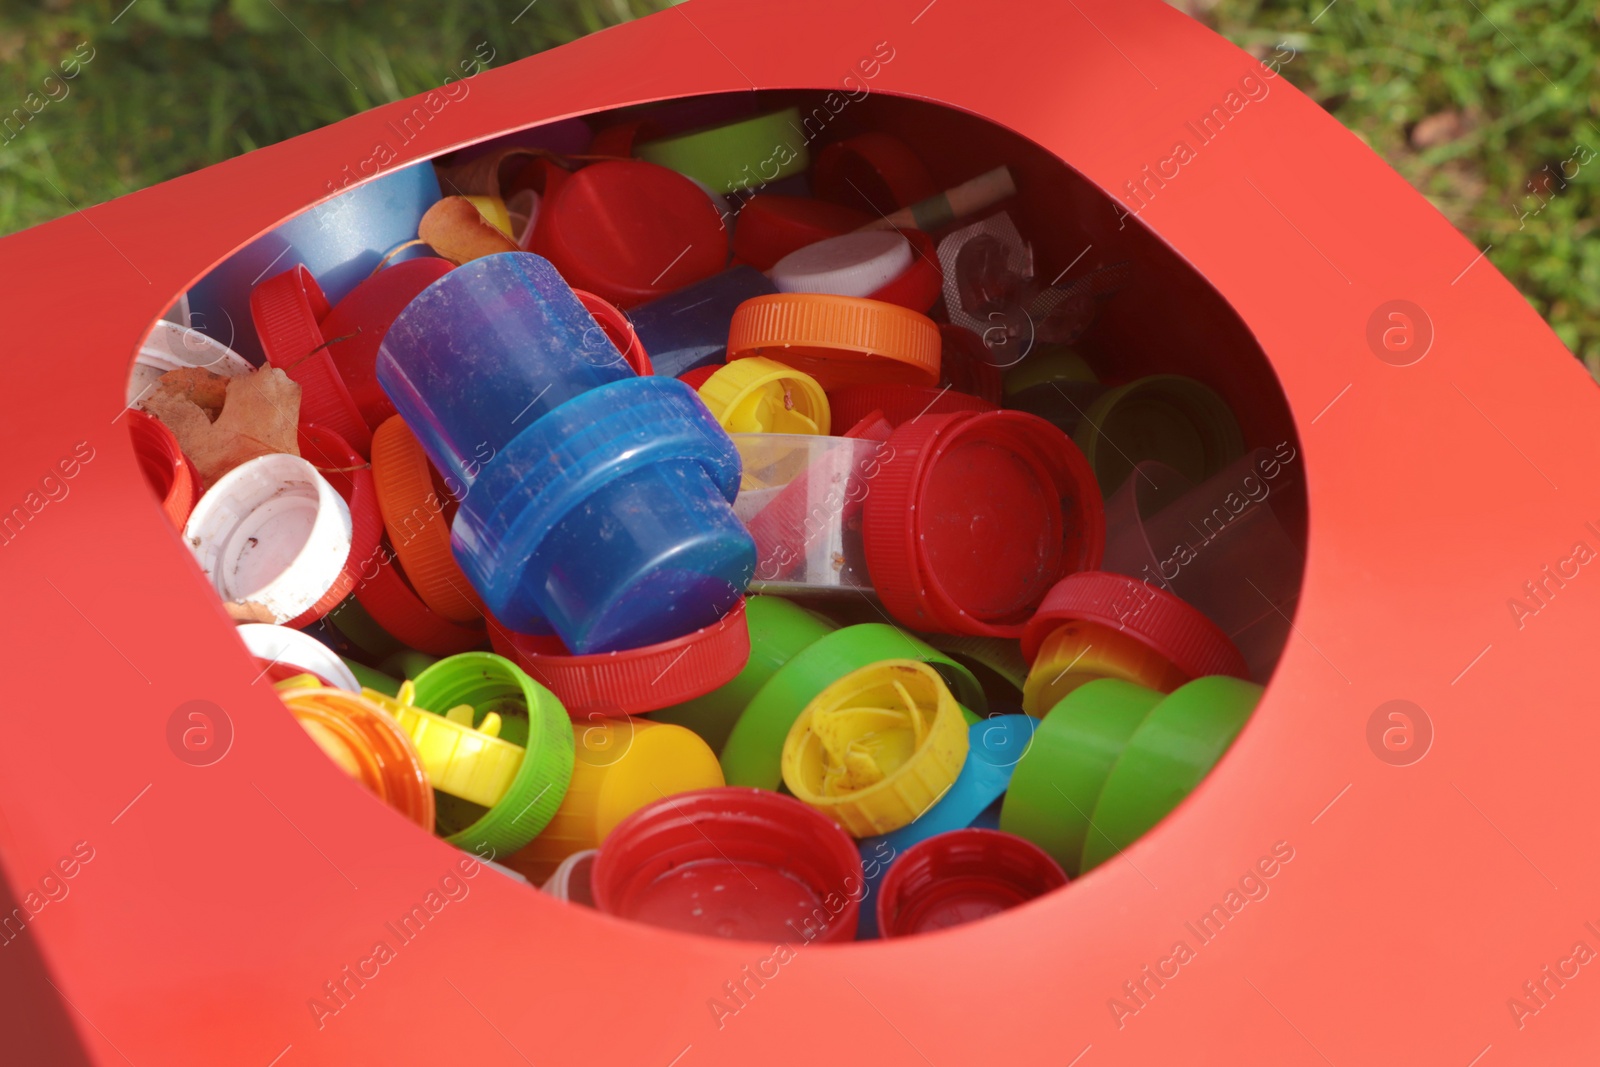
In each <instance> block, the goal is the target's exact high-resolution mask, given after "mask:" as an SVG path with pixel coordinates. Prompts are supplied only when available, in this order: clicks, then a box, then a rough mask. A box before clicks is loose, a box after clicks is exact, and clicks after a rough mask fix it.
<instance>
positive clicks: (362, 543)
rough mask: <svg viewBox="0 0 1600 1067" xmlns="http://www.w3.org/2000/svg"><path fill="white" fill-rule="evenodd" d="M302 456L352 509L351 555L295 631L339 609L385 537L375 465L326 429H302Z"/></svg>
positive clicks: (298, 619)
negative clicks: (373, 477)
mask: <svg viewBox="0 0 1600 1067" xmlns="http://www.w3.org/2000/svg"><path fill="white" fill-rule="evenodd" d="M299 445H300V458H301V459H303V460H305V461H306V462H307V463H310V464H311V465H312V466H313V467H315V468H316V469H317V473H318V474H320V475H322V476H323V477H324V478H326V479H327V480H328V484H329V485H331V486H333V489H334V492H336V493H338V494H339V495H340V496H341V497H343V498H344V502H345V503H346V504H347V505H349V507H350V530H351V535H350V554H349V555H348V556H346V557H345V561H344V569H343V570H341V571H340V572H339V577H338V578H336V579H334V582H333V585H332V586H331V587H329V589H328V591H327V592H326V593H324V594H322V598H321V599H320V600H318V601H317V602H316V603H315V604H313V605H311V607H309V608H307V609H306V610H305V611H304V612H302V613H301V614H300V615H298V616H297V617H295V618H293V619H291V620H289V622H287V623H285V624H284V625H286V626H292V627H294V628H296V629H300V628H302V627H306V626H310V625H311V624H312V623H314V622H316V621H317V620H318V619H320V618H322V617H323V616H324V615H326V614H327V613H328V612H330V611H332V610H333V609H334V608H336V607H338V606H339V604H340V603H341V602H342V601H343V600H344V598H345V597H347V596H349V595H350V591H351V590H353V589H354V588H355V587H356V583H357V582H359V581H360V580H361V575H362V572H363V571H365V570H366V569H367V568H369V567H370V566H371V565H372V561H373V557H374V556H376V555H377V554H378V542H379V541H380V540H381V539H382V538H383V515H382V513H380V512H379V511H378V491H377V489H376V488H375V487H374V486H373V482H372V464H370V463H368V462H367V461H366V460H364V459H362V458H361V457H360V456H358V455H356V450H355V449H353V448H351V447H350V445H349V444H348V443H346V441H345V439H344V438H342V437H340V436H339V435H338V434H336V433H334V432H333V431H332V430H327V429H324V428H322V427H321V426H302V427H301V428H300V440H299Z"/></svg>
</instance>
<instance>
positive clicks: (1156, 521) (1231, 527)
mask: <svg viewBox="0 0 1600 1067" xmlns="http://www.w3.org/2000/svg"><path fill="white" fill-rule="evenodd" d="M1297 459H1298V456H1297V454H1296V452H1295V449H1294V448H1293V447H1292V446H1290V445H1287V444H1285V445H1280V446H1278V449H1277V450H1274V449H1270V448H1257V449H1255V450H1253V451H1251V452H1247V453H1246V454H1245V455H1243V456H1241V457H1240V458H1239V459H1237V460H1235V461H1234V462H1233V463H1231V464H1229V465H1228V466H1227V467H1226V468H1224V469H1223V470H1222V471H1221V472H1220V473H1218V474H1216V475H1213V476H1212V477H1211V478H1209V479H1207V480H1206V481H1205V482H1203V483H1202V484H1200V485H1199V486H1195V485H1194V484H1193V483H1192V482H1190V481H1189V480H1188V479H1187V478H1185V477H1184V476H1183V475H1182V474H1179V473H1178V472H1177V471H1176V470H1174V469H1173V468H1171V467H1168V466H1167V465H1166V464H1163V463H1158V462H1155V461H1146V462H1143V463H1140V464H1139V465H1138V466H1137V467H1135V468H1134V471H1133V474H1132V476H1131V477H1129V478H1128V480H1127V481H1126V482H1124V483H1123V485H1122V488H1121V490H1119V491H1118V492H1117V493H1116V495H1115V496H1113V497H1112V498H1111V501H1110V502H1109V503H1108V504H1107V505H1106V554H1105V562H1104V564H1103V568H1102V569H1104V570H1108V571H1115V572H1117V573H1119V574H1126V575H1129V576H1131V577H1135V578H1142V579H1144V580H1145V581H1147V582H1149V583H1151V584H1152V585H1159V586H1161V587H1163V588H1165V589H1168V590H1170V591H1171V592H1173V593H1175V594H1176V595H1178V596H1179V597H1181V598H1182V599H1184V600H1185V601H1187V602H1188V603H1189V604H1191V605H1193V606H1194V607H1195V608H1197V609H1198V610H1199V611H1200V612H1201V613H1202V614H1204V615H1205V616H1206V617H1207V618H1209V619H1210V620H1211V621H1212V622H1214V623H1216V624H1217V626H1219V627H1220V628H1221V629H1222V631H1223V632H1224V633H1226V634H1227V635H1228V637H1229V638H1230V639H1231V640H1232V641H1233V643H1234V645H1235V646H1237V647H1238V649H1239V652H1240V654H1241V655H1243V656H1244V659H1245V663H1246V664H1247V665H1248V667H1249V669H1250V677H1251V678H1252V679H1254V680H1255V681H1257V682H1265V681H1266V679H1267V676H1268V675H1269V674H1270V673H1271V671H1272V667H1273V665H1274V664H1275V663H1277V660H1278V654H1279V653H1280V652H1281V651H1282V650H1283V646H1284V643H1285V642H1286V641H1287V640H1288V637H1289V631H1290V622H1289V620H1290V619H1292V618H1293V617H1294V608H1295V602H1296V600H1297V599H1298V597H1299V592H1300V573H1301V568H1302V566H1303V560H1302V558H1301V555H1300V551H1299V549H1297V548H1296V547H1295V544H1294V541H1293V540H1292V539H1291V538H1290V537H1289V535H1288V533H1287V532H1286V531H1285V530H1284V528H1283V526H1282V524H1281V523H1279V521H1278V517H1277V515H1276V514H1274V512H1273V509H1272V501H1273V499H1274V498H1282V497H1283V495H1284V494H1285V493H1287V492H1288V491H1289V490H1290V488H1291V486H1293V485H1294V484H1295V483H1296V482H1298V481H1299V473H1300V472H1299V465H1298V463H1297V462H1296V461H1297Z"/></svg>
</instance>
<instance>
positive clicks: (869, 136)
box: [811, 130, 939, 215]
mask: <svg viewBox="0 0 1600 1067" xmlns="http://www.w3.org/2000/svg"><path fill="white" fill-rule="evenodd" d="M811 184H812V187H813V188H814V189H815V190H816V193H817V196H818V197H819V198H821V199H823V200H829V201H832V202H833V203H836V204H845V205H847V206H849V207H862V206H866V207H869V208H871V209H872V211H873V212H874V213H875V214H879V215H888V214H890V213H892V212H894V211H896V210H898V209H900V208H903V207H910V206H911V205H912V204H915V203H918V202H919V201H922V200H926V199H928V197H930V196H933V195H935V194H936V193H938V192H939V184H938V183H937V182H936V181H934V180H933V175H932V174H931V173H929V171H928V166H927V164H925V163H923V162H922V159H921V157H919V156H918V155H917V154H916V152H914V151H912V149H911V147H910V146H909V145H907V144H906V143H905V142H904V141H902V140H900V138H898V137H895V136H893V135H892V134H887V133H882V132H880V131H877V130H871V131H868V132H867V133H860V134H857V135H856V136H854V137H849V138H846V139H845V140H843V141H835V142H834V143H833V144H830V145H828V146H827V147H826V148H824V149H823V150H822V151H821V152H818V153H817V162H816V165H815V166H814V167H812V173H811Z"/></svg>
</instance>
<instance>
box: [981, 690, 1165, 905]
mask: <svg viewBox="0 0 1600 1067" xmlns="http://www.w3.org/2000/svg"><path fill="white" fill-rule="evenodd" d="M1161 699H1162V694H1161V693H1159V692H1157V691H1156V690H1154V689H1147V688H1145V687H1143V686H1139V685H1134V684H1133V683H1131V682H1124V681H1120V680H1118V679H1115V678H1102V679H1099V680H1098V681H1092V682H1088V683H1086V684H1085V685H1083V686H1080V687H1079V688H1077V689H1074V690H1073V691H1072V692H1071V693H1069V694H1067V696H1066V697H1065V698H1064V699H1063V700H1061V701H1060V702H1059V703H1058V704H1056V705H1055V707H1053V708H1051V709H1050V713H1049V714H1048V715H1046V716H1045V717H1044V719H1043V720H1042V721H1041V722H1040V723H1039V727H1038V729H1037V730H1035V731H1034V734H1033V744H1031V745H1030V746H1029V747H1028V750H1027V752H1026V753H1025V754H1024V755H1023V757H1022V759H1021V760H1020V761H1019V762H1018V763H1017V766H1016V768H1015V770H1013V771H1012V774H1011V783H1010V785H1009V786H1008V787H1007V790H1006V797H1005V803H1004V804H1003V806H1002V807H1001V809H1000V829H1002V830H1005V831H1006V832H1007V833H1013V834H1017V835H1019V836H1021V837H1025V838H1027V839H1028V840H1029V841H1032V842H1033V843H1034V844H1036V845H1038V846H1039V847H1040V848H1042V849H1044V850H1045V851H1046V852H1048V853H1049V854H1050V855H1051V856H1052V857H1054V859H1055V861H1056V862H1057V863H1059V864H1061V866H1062V867H1064V868H1066V870H1067V872H1068V873H1069V874H1073V875H1077V874H1079V873H1081V868H1080V867H1079V861H1080V860H1081V858H1082V853H1083V842H1084V840H1085V838H1087V836H1088V834H1089V819H1090V817H1091V816H1092V815H1093V814H1094V806H1095V803H1096V802H1097V801H1098V800H1099V799H1100V791H1101V790H1102V789H1103V788H1105V784H1106V777H1107V776H1108V775H1109V774H1110V773H1111V768H1112V767H1113V766H1114V765H1115V764H1116V762H1117V758H1118V757H1119V756H1121V755H1122V750H1123V749H1124V748H1125V747H1126V746H1127V744H1128V738H1130V737H1132V736H1133V732H1134V731H1135V730H1136V729H1138V727H1139V724H1140V723H1142V722H1144V719H1145V716H1146V715H1148V714H1149V713H1150V709H1151V708H1154V707H1155V706H1156V705H1157V704H1159V703H1161Z"/></svg>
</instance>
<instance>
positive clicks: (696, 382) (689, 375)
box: [678, 363, 724, 393]
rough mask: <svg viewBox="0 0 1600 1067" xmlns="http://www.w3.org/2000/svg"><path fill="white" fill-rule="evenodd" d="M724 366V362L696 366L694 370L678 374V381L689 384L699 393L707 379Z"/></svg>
mask: <svg viewBox="0 0 1600 1067" xmlns="http://www.w3.org/2000/svg"><path fill="white" fill-rule="evenodd" d="M723 366H724V364H721V363H708V364H706V365H705V366H704V367H696V368H694V370H686V371H684V372H683V373H682V374H680V375H678V381H680V382H682V383H683V384H684V385H687V386H688V387H689V388H690V389H693V390H694V391H695V392H697V393H698V392H699V391H700V387H701V386H702V385H704V384H706V379H707V378H709V377H711V376H712V375H713V374H715V373H717V371H719V370H721V369H722V368H723Z"/></svg>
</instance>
